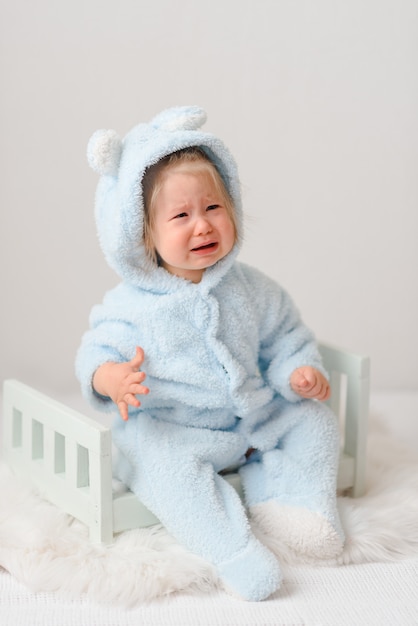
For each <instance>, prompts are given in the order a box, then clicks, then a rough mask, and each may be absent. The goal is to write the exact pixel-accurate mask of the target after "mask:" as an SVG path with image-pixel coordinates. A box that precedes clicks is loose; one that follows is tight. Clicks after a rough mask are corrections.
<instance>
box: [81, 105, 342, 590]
mask: <svg viewBox="0 0 418 626" xmlns="http://www.w3.org/2000/svg"><path fill="white" fill-rule="evenodd" d="M205 119H206V116H205V113H204V111H202V110H201V109H199V108H198V107H179V108H175V109H169V110H167V111H164V112H163V113H161V114H160V115H159V116H157V117H156V118H154V120H152V121H151V122H150V123H149V124H140V125H138V126H136V127H135V128H134V129H132V130H131V131H130V133H128V135H127V136H126V137H125V139H124V140H123V141H122V140H121V139H120V138H119V137H118V136H117V134H116V133H115V132H114V131H97V133H95V134H94V135H93V137H92V139H91V140H90V143H89V147H88V159H89V162H90V164H91V166H92V167H93V169H95V170H96V171H97V172H98V173H100V174H101V179H100V182H99V185H98V189H97V195H96V220H97V227H98V233H99V239H100V243H101V246H102V248H103V251H104V254H105V256H106V258H107V261H108V262H109V264H110V265H111V267H113V268H114V269H115V270H116V271H117V272H118V273H119V275H120V276H121V278H122V282H121V284H120V285H119V286H117V287H116V288H115V289H113V290H112V291H110V292H109V293H108V294H106V296H105V299H104V302H103V304H101V305H98V306H96V307H94V308H93V310H92V313H91V318H90V330H89V331H88V332H87V333H86V334H85V335H84V337H83V340H82V345H81V347H80V349H79V352H78V355H77V363H76V370H77V375H78V378H79V380H80V382H81V385H82V389H83V392H84V394H85V395H86V397H88V398H89V399H90V401H91V402H92V403H93V405H95V406H96V407H97V408H99V409H102V410H112V411H113V410H115V406H114V405H113V404H112V402H111V401H110V400H109V399H107V398H103V397H99V396H97V395H96V394H95V393H94V391H93V389H92V386H91V380H92V377H93V374H94V372H95V370H96V369H97V368H98V367H99V366H100V365H102V364H103V363H104V362H106V361H115V362H123V361H127V360H130V359H131V358H132V357H133V356H134V354H135V347H136V346H141V347H142V348H143V349H144V353H145V361H144V365H143V369H144V371H145V372H146V374H147V385H148V386H149V388H150V393H149V395H147V396H142V397H141V407H140V408H139V409H135V410H130V419H129V420H128V422H123V421H122V420H121V419H120V418H116V420H115V425H114V441H115V443H116V445H117V446H118V447H119V450H120V452H121V459H120V463H119V471H118V473H119V477H120V478H121V479H122V480H123V481H124V482H126V484H127V485H129V486H130V488H131V489H132V490H133V491H134V492H135V493H137V494H138V496H139V497H140V498H141V500H142V501H143V502H144V503H145V504H146V505H147V506H148V507H149V508H150V509H151V510H152V511H153V512H154V513H155V514H156V515H157V517H158V518H159V519H160V520H161V521H162V523H163V524H164V525H165V526H166V527H167V528H168V529H169V531H170V532H172V533H173V535H175V536H176V537H177V538H178V539H179V540H180V541H182V542H183V543H184V544H185V545H186V546H188V547H189V548H190V549H191V550H193V551H195V552H196V553H198V554H200V555H202V556H203V557H205V558H207V559H208V560H210V561H211V562H212V563H213V564H214V565H215V566H216V567H217V568H218V571H219V574H220V576H221V578H222V580H223V581H224V583H225V585H226V586H227V587H229V588H230V589H232V590H233V591H235V592H236V593H238V594H240V595H241V596H242V597H244V598H247V599H249V600H261V599H263V598H266V597H268V596H269V595H270V594H271V593H273V592H274V591H275V590H276V589H277V588H278V587H279V585H280V580H281V574H280V568H279V565H278V562H277V560H276V558H275V557H274V556H273V555H272V554H271V553H270V552H269V551H268V550H267V549H266V548H265V547H264V546H263V545H262V544H260V543H259V541H257V540H256V539H255V537H254V536H253V534H252V533H251V530H250V526H249V522H248V519H247V514H246V512H245V509H244V507H243V504H242V502H241V501H240V499H239V498H238V496H237V495H236V493H235V491H234V490H233V488H232V487H231V486H230V485H229V484H228V483H226V482H225V481H224V480H223V479H222V478H221V477H220V476H219V475H218V474H217V472H219V470H221V469H223V468H225V467H227V466H230V465H231V464H234V463H238V462H240V460H242V459H243V458H244V455H245V452H246V451H247V450H248V448H250V447H252V448H257V452H256V453H255V454H254V455H253V456H252V457H250V461H249V462H248V463H246V464H245V465H244V466H243V467H242V469H241V472H242V478H243V484H244V487H245V490H246V497H247V504H248V505H249V506H251V507H253V506H258V505H263V503H266V502H267V503H269V502H274V503H277V505H278V506H281V505H286V506H289V505H290V506H296V507H302V508H303V509H306V510H309V511H312V512H314V513H315V514H319V515H320V516H321V517H324V518H325V519H326V520H327V521H329V522H330V524H331V526H332V528H333V529H335V530H336V532H337V533H338V534H339V535H340V536H342V533H341V528H340V526H339V521H338V515H337V513H336V506H335V499H336V498H335V488H336V468H337V456H338V428H337V424H336V420H335V419H334V417H333V416H330V414H329V412H328V410H327V409H326V408H325V407H323V406H322V405H320V404H319V403H316V402H307V401H303V402H302V401H300V398H299V397H298V396H296V395H295V394H294V392H293V391H292V390H291V388H290V385H289V378H290V375H291V373H292V372H293V370H294V369H296V368H297V367H299V366H302V365H312V366H313V367H316V368H318V369H320V370H322V365H321V360H320V356H319V353H318V350H317V347H316V344H315V340H314V337H313V335H312V333H311V332H310V331H309V330H308V328H306V326H305V325H304V324H303V323H302V321H301V319H300V316H299V314H298V312H297V310H296V309H295V307H294V304H293V303H292V301H291V299H290V297H289V295H288V294H287V293H286V292H285V291H284V290H283V289H282V288H281V287H280V286H279V285H277V284H276V283H275V282H274V281H272V280H271V279H270V278H268V277H267V276H265V275H264V274H262V273H261V272H259V271H258V270H256V269H254V268H251V267H249V266H247V265H244V264H242V263H239V262H238V261H237V260H236V255H237V254H238V251H239V245H240V244H239V241H240V240H241V236H242V212H241V199H240V191H239V181H238V175H237V169H236V165H235V162H234V160H233V158H232V156H231V154H230V153H229V151H228V150H227V148H226V147H225V146H224V144H223V143H222V142H221V141H220V140H219V139H217V138H216V137H214V136H213V135H210V134H208V133H203V132H202V131H201V130H200V126H201V125H202V124H203V122H204V121H205ZM188 146H200V147H201V148H202V149H203V150H205V151H206V152H207V154H208V155H209V157H210V158H211V159H212V160H213V162H214V163H215V165H216V167H217V168H218V170H219V172H220V174H221V176H222V177H223V180H224V182H225V184H226V187H227V188H228V190H229V192H230V194H231V197H232V198H233V201H234V205H235V209H236V213H237V223H238V229H239V238H238V239H239V241H238V243H237V245H236V246H235V248H234V250H233V251H232V252H231V253H230V254H229V255H228V256H227V257H225V258H224V259H222V260H221V261H220V262H218V263H217V264H216V265H215V266H213V267H211V268H209V269H207V270H206V272H205V273H204V275H203V278H202V280H201V282H200V283H198V284H194V283H191V282H189V281H186V280H184V279H182V278H178V277H176V276H173V275H171V274H169V273H168V272H167V271H166V270H165V269H163V268H161V267H157V265H154V264H153V263H152V262H151V261H150V260H149V258H148V257H147V256H146V253H145V250H144V246H143V243H142V242H143V236H142V229H143V197H142V187H141V181H142V178H143V175H144V172H145V170H146V168H147V167H148V166H149V165H151V164H153V163H156V162H157V161H158V160H159V159H161V158H162V157H163V156H166V155H168V154H170V153H172V152H174V151H176V150H179V149H181V148H185V147H188Z"/></svg>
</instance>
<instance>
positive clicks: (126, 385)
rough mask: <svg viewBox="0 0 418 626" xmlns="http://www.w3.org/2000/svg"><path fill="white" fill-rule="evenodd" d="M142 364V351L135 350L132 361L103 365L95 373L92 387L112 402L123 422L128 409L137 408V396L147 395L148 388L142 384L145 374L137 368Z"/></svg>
mask: <svg viewBox="0 0 418 626" xmlns="http://www.w3.org/2000/svg"><path fill="white" fill-rule="evenodd" d="M143 362H144V351H143V350H142V348H137V349H136V354H135V356H134V358H133V359H131V360H130V361H127V362H126V363H112V362H111V363H104V364H103V365H101V366H100V367H99V368H98V369H97V370H96V372H95V374H94V377H93V387H94V389H95V390H96V391H97V393H99V394H100V395H103V396H107V397H109V398H111V399H112V400H113V402H114V403H115V404H116V406H117V407H118V409H119V413H120V414H121V417H122V419H123V420H125V421H126V420H127V419H128V407H129V406H134V407H139V406H140V405H141V403H140V401H139V400H138V398H137V397H136V396H137V395H139V394H140V395H142V394H147V393H149V389H148V387H145V386H144V385H143V384H142V383H143V382H144V380H145V373H144V372H140V371H139V368H140V367H141V365H142V363H143Z"/></svg>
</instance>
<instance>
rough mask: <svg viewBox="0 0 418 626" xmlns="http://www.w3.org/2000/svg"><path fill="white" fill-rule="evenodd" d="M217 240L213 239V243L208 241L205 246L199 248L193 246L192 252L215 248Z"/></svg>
mask: <svg viewBox="0 0 418 626" xmlns="http://www.w3.org/2000/svg"><path fill="white" fill-rule="evenodd" d="M216 245H217V244H216V241H212V242H211V243H206V244H205V245H203V246H198V247H197V248H192V252H198V251H199V250H210V248H214V247H215V246H216Z"/></svg>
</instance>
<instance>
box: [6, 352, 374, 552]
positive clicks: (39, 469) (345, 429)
mask: <svg viewBox="0 0 418 626" xmlns="http://www.w3.org/2000/svg"><path fill="white" fill-rule="evenodd" d="M320 350H321V353H322V356H323V359H324V364H325V367H326V369H327V370H328V372H330V375H331V388H332V397H331V400H330V401H329V403H330V405H331V407H332V408H333V410H334V412H335V413H336V414H337V415H338V417H339V420H340V424H341V439H342V449H341V458H340V468H339V476H338V489H339V490H341V491H342V490H344V491H345V490H347V489H351V493H352V495H353V496H355V497H357V496H360V495H362V494H363V492H364V487H365V465H366V443H367V419H368V408H369V369H370V361H369V358H368V357H364V356H359V355H356V354H351V353H347V352H345V351H342V350H339V349H336V348H332V347H330V346H326V345H323V344H321V345H320ZM3 452H4V453H3V457H4V460H5V461H6V463H7V464H8V465H9V466H10V467H11V468H12V469H13V470H14V471H15V472H16V474H18V475H20V476H23V477H26V478H27V479H28V480H30V481H31V482H32V483H33V484H34V485H35V486H36V487H37V488H38V489H39V491H40V493H41V494H42V495H43V496H44V497H45V498H46V499H47V500H49V501H50V502H53V503H54V504H55V505H56V506H58V507H59V508H61V509H62V510H64V511H65V512H66V513H68V514H69V515H71V516H73V517H75V518H76V519H78V520H80V521H82V522H84V523H85V524H86V525H87V526H88V528H89V532H90V538H91V540H92V541H94V542H101V543H111V542H112V541H113V536H114V534H115V533H118V532H121V531H123V530H128V529H132V528H138V527H144V526H150V525H152V524H155V523H157V522H158V520H157V519H156V518H155V517H154V515H153V514H152V513H151V512H150V511H149V510H148V509H147V508H146V507H145V506H144V505H143V504H142V503H141V502H140V501H139V500H138V498H137V497H136V496H135V495H134V494H133V493H132V492H130V491H126V490H125V491H121V490H117V492H116V493H114V490H113V481H112V440H111V431H110V429H109V428H107V427H105V426H103V425H101V424H100V423H99V422H97V421H95V420H93V419H90V418H87V417H85V416H84V415H82V414H81V413H78V412H77V411H74V410H73V409H71V408H69V407H67V406H65V405H63V404H61V403H59V402H56V401H55V400H53V399H51V398H49V397H48V396H45V395H43V394H41V393H39V392H38V391H36V390H34V389H32V388H31V387H28V386H26V385H24V384H23V383H21V382H18V381H16V380H7V381H5V383H4V409H3ZM225 479H226V480H228V481H229V482H230V483H231V484H232V485H233V486H234V487H235V488H236V489H237V491H238V492H240V479H239V476H238V474H235V473H231V474H229V475H227V476H225Z"/></svg>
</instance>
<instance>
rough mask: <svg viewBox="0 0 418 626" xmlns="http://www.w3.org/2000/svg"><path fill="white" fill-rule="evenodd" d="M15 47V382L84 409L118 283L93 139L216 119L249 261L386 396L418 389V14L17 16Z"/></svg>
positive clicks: (6, 260) (2, 245)
mask: <svg viewBox="0 0 418 626" xmlns="http://www.w3.org/2000/svg"><path fill="white" fill-rule="evenodd" d="M0 29H1V30H0V36H1V49H0V52H1V89H2V93H1V100H0V113H1V114H0V124H1V141H0V151H1V163H0V165H1V185H0V194H1V224H0V237H1V241H0V254H1V302H2V305H1V325H0V332H1V337H0V340H1V346H0V353H1V362H0V379H4V378H6V377H17V378H20V379H21V380H23V381H25V382H27V383H29V384H32V385H35V386H38V387H40V388H43V389H53V390H56V391H57V392H71V391H75V390H77V389H78V386H77V382H76V381H75V377H74V373H73V362H74V355H75V352H76V349H77V346H78V344H79V341H80V337H81V334H82V333H83V332H84V330H85V329H86V328H87V320H88V314H89V311H90V308H91V306H92V305H93V304H94V303H96V302H99V301H101V299H102V296H103V294H104V292H105V290H107V289H109V288H111V287H112V286H113V285H114V284H116V282H117V277H116V276H115V275H114V274H113V273H112V271H111V270H110V269H108V268H107V266H106V264H105V261H104V258H103V256H102V253H101V251H100V249H99V246H98V243H97V239H96V234H95V225H94V221H93V200H94V192H95V187H96V183H97V176H96V175H95V174H94V172H92V171H91V170H90V169H89V167H88V165H87V163H86V159H85V151H86V145H87V142H88V139H89V137H90V135H91V134H92V133H93V132H94V131H95V130H96V129H98V128H102V127H105V128H114V129H115V130H117V131H118V132H119V133H120V134H122V135H123V134H125V133H126V132H127V131H128V130H129V129H130V128H131V126H133V125H134V124H136V123H138V122H141V121H147V120H149V119H150V118H151V117H152V116H154V115H155V114H156V113H157V112H159V111H160V110H161V109H164V108H166V107H169V106H172V105H182V104H198V105H200V106H202V107H204V108H205V109H206V110H207V113H208V123H207V124H206V126H205V129H207V130H208V131H212V132H214V133H217V134H218V135H219V136H221V137H222V138H223V139H224V141H225V142H226V143H227V144H228V145H229V147H230V149H231V150H232V152H233V153H234V154H235V157H236V159H237V161H238V164H239V168H240V174H241V179H242V184H243V194H244V204H245V210H246V214H247V229H246V242H245V246H244V249H243V252H242V255H241V258H242V259H243V260H245V261H247V262H249V263H252V264H254V265H257V266H258V267H259V268H260V269H262V270H264V271H265V272H266V273H268V274H270V275H271V276H273V277H274V278H276V279H277V280H278V281H279V282H280V283H281V284H283V285H284V286H285V287H286V288H287V289H288V290H289V291H290V293H291V294H292V295H293V297H294V299H295V301H296V303H297V304H298V306H299V308H300V310H301V311H302V314H303V317H304V319H305V321H306V322H307V323H308V324H309V325H310V326H311V327H312V328H313V329H314V331H315V333H316V334H317V336H318V338H320V339H322V340H324V341H327V342H330V343H333V344H337V345H340V346H343V347H345V348H348V349H350V350H352V351H355V352H361V353H365V354H369V355H370V356H371V358H372V372H373V377H372V384H373V388H374V389H386V390H397V389H399V390H405V389H409V390H416V389H417V388H418V376H417V368H416V355H417V350H418V331H417V326H418V297H417V270H418V245H417V236H418V228H417V221H418V206H417V205H418V202H417V201H418V186H417V180H418V171H417V166H418V122H417V111H418V2H416V0H374V1H373V0H350V1H347V0H342V1H338V0H328V1H327V0H320V1H313V0H303V1H298V0H284V1H281V0H211V1H210V2H196V1H192V0H179V1H178V2H173V1H172V0H142V1H141V0H137V1H133V0H131V1H128V0H121V1H120V2H115V1H112V0H72V1H71V2H65V3H63V2H56V1H54V0H37V1H36V2H33V0H25V1H20V0H16V2H5V1H4V0H2V2H1V5H0Z"/></svg>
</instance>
